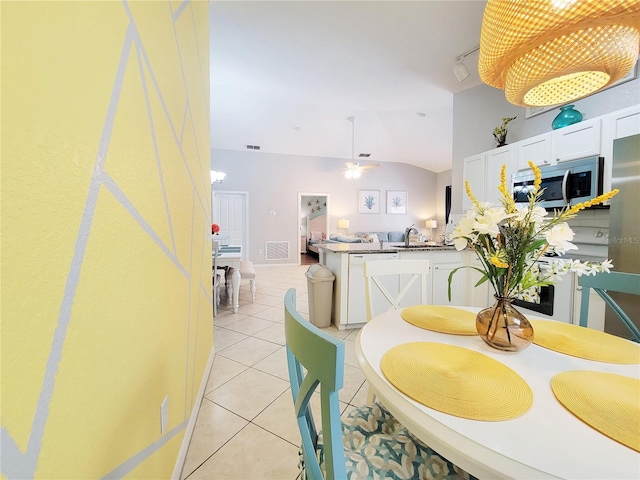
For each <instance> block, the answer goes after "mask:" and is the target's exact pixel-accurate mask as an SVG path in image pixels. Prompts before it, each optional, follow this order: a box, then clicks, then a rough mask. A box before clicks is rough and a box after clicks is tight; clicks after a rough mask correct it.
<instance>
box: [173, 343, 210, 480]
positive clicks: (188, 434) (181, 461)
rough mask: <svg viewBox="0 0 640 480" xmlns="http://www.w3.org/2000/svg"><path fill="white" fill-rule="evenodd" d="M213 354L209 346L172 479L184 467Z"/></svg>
mask: <svg viewBox="0 0 640 480" xmlns="http://www.w3.org/2000/svg"><path fill="white" fill-rule="evenodd" d="M215 355H216V349H215V347H211V353H210V354H209V360H207V367H206V368H205V370H204V375H202V380H201V381H200V389H199V390H198V395H197V397H196V402H195V405H196V406H195V407H193V410H191V415H190V417H189V423H187V427H186V428H185V431H184V437H183V438H182V445H181V446H180V452H179V453H178V458H177V459H176V465H175V467H173V473H172V474H171V478H172V479H173V480H180V474H181V473H182V469H183V468H184V462H185V460H186V459H187V451H188V450H189V442H191V436H192V435H193V431H194V430H195V428H196V420H197V419H198V414H199V413H200V406H201V405H202V399H203V398H204V393H205V392H204V391H205V389H206V388H207V382H208V381H209V375H211V369H212V368H213V359H214V357H215Z"/></svg>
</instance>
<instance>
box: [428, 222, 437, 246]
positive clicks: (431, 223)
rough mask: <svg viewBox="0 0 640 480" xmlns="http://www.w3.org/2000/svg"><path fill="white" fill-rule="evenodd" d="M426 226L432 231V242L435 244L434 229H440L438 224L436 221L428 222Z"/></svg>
mask: <svg viewBox="0 0 640 480" xmlns="http://www.w3.org/2000/svg"><path fill="white" fill-rule="evenodd" d="M425 226H426V227H427V228H428V229H430V230H431V241H432V242H433V229H434V228H438V222H437V221H436V220H427V221H426V222H425Z"/></svg>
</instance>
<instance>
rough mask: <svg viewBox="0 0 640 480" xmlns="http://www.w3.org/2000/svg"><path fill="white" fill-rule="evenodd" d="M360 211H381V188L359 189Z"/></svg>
mask: <svg viewBox="0 0 640 480" xmlns="http://www.w3.org/2000/svg"><path fill="white" fill-rule="evenodd" d="M358 212H359V213H380V190H359V191H358Z"/></svg>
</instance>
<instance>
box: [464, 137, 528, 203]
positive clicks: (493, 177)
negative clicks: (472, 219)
mask: <svg viewBox="0 0 640 480" xmlns="http://www.w3.org/2000/svg"><path fill="white" fill-rule="evenodd" d="M514 151H515V150H514V149H513V147H512V146H511V145H506V146H504V147H500V148H495V149H493V150H489V151H488V152H483V153H481V154H479V155H474V156H471V157H467V158H465V159H464V164H463V173H462V175H463V181H467V180H468V181H469V186H470V187H471V193H473V196H474V197H476V199H477V200H478V201H479V202H492V203H494V204H498V203H499V201H500V192H499V191H498V186H499V185H500V171H501V169H502V165H506V166H507V172H506V175H507V184H508V185H509V188H510V183H511V174H512V173H513V172H514V171H515V157H514V154H513V153H514ZM472 207H473V204H472V202H471V200H470V199H469V197H468V195H467V194H466V191H465V192H464V193H463V199H462V209H463V210H465V211H466V210H469V209H471V208H472Z"/></svg>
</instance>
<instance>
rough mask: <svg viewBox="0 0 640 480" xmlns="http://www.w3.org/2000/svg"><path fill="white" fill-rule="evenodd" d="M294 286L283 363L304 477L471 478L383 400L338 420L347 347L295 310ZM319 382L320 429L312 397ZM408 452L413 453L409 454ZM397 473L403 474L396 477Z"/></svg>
mask: <svg viewBox="0 0 640 480" xmlns="http://www.w3.org/2000/svg"><path fill="white" fill-rule="evenodd" d="M295 295H296V291H295V289H293V288H292V289H289V290H288V291H287V293H286V295H285V298H284V307H285V315H284V330H285V337H286V341H287V347H286V350H287V365H288V368H289V380H290V381H291V393H292V395H293V403H294V409H295V415H296V419H297V422H298V428H299V429H300V435H301V437H302V447H301V450H302V458H303V465H304V467H303V469H304V476H303V478H307V479H323V478H326V479H347V478H349V479H355V478H362V479H365V478H366V479H386V478H415V479H421V478H431V477H429V474H430V473H431V472H432V471H437V472H439V473H440V476H438V478H447V479H454V478H469V474H468V473H466V472H465V471H463V470H461V469H459V468H458V467H457V466H455V465H453V464H452V463H451V462H449V461H447V460H446V459H444V458H443V457H441V456H440V455H438V454H437V453H436V452H435V451H433V450H432V449H431V448H429V447H428V446H426V445H425V444H424V443H422V442H421V441H420V440H419V439H417V438H415V437H414V436H413V435H411V433H410V432H409V431H408V430H407V429H406V428H404V427H403V426H402V425H401V424H400V423H399V422H398V421H397V420H396V419H395V418H394V417H393V416H392V415H391V414H390V413H389V412H388V411H387V410H386V409H385V408H384V407H383V406H382V405H380V404H378V403H374V404H372V405H365V406H363V407H357V408H355V409H354V410H352V411H351V412H350V413H349V415H348V416H347V417H346V418H345V419H344V421H343V422H341V419H340V403H339V400H338V392H339V390H340V389H341V388H342V386H343V383H344V356H345V346H344V343H343V342H342V341H340V340H337V339H335V338H334V337H332V336H331V335H329V334H327V333H325V332H323V331H322V330H320V329H319V328H318V327H316V326H314V325H313V324H311V323H310V322H309V321H307V320H305V319H304V318H303V317H302V316H301V315H300V314H299V313H298V312H297V310H296V296H295ZM318 386H319V387H320V404H321V428H322V430H321V431H320V429H318V428H317V426H316V423H315V421H314V418H313V414H312V412H311V406H310V401H311V398H312V397H313V396H314V395H315V391H316V389H317V388H318ZM410 452H411V453H410ZM400 472H405V473H406V476H402V477H399V476H398V475H399V473H400Z"/></svg>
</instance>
